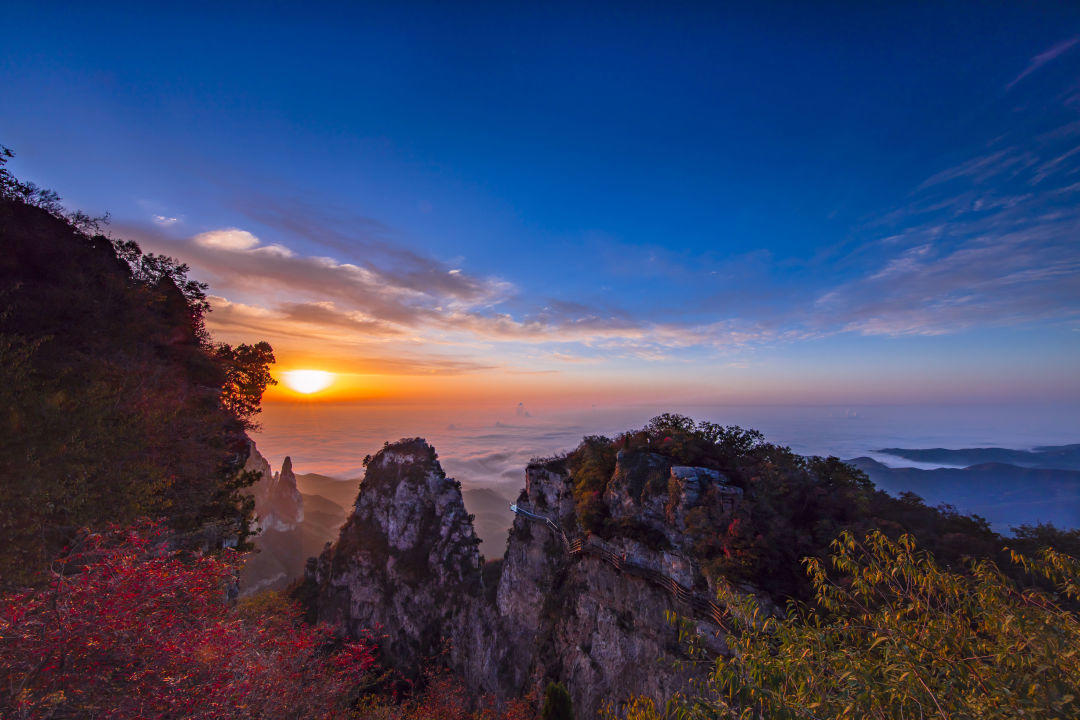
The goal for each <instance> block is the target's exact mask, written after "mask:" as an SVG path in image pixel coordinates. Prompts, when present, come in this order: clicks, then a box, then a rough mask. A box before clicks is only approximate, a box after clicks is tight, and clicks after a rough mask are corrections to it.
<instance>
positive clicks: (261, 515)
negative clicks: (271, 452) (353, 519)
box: [240, 442, 345, 595]
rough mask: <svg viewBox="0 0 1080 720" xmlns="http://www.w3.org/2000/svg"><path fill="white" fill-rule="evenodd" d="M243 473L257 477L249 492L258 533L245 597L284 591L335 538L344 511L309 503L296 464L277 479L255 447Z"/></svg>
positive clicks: (245, 575) (245, 576)
mask: <svg viewBox="0 0 1080 720" xmlns="http://www.w3.org/2000/svg"><path fill="white" fill-rule="evenodd" d="M244 469H245V470H249V471H251V472H254V473H256V474H257V475H258V476H259V480H258V481H256V482H255V484H253V485H252V486H251V487H250V489H249V492H250V493H251V495H252V497H253V499H254V500H255V517H256V529H257V531H258V532H257V534H256V535H255V536H254V538H253V541H254V545H255V552H254V553H252V554H251V555H250V556H249V557H248V559H247V561H246V563H245V565H244V569H243V572H242V573H241V576H240V593H241V595H250V594H252V593H256V592H259V591H260V590H267V589H272V590H279V589H282V588H284V587H286V586H287V585H288V584H289V583H291V582H293V581H294V580H296V579H298V578H300V577H303V574H304V565H305V562H306V560H307V558H309V557H311V556H312V555H314V554H317V553H318V552H319V551H320V550H321V549H322V548H323V546H324V545H325V544H326V543H327V542H329V541H330V540H332V539H333V538H336V537H337V534H338V529H339V528H340V527H341V525H342V523H343V522H344V514H345V511H344V510H343V509H342V508H339V507H337V506H336V505H335V504H334V503H333V502H332V501H329V500H326V499H325V498H323V497H320V496H317V495H310V496H307V498H306V499H305V496H304V495H302V494H301V493H300V491H299V489H298V488H297V479H296V475H295V473H294V472H293V467H292V460H291V459H290V458H288V457H287V458H285V460H284V462H283V463H282V465H281V470H280V472H278V473H276V474H275V473H273V472H272V470H271V467H270V463H269V461H267V459H266V458H265V457H263V456H262V454H260V453H259V451H258V449H257V448H256V447H255V443H253V442H252V443H250V452H249V454H248V459H247V464H246V465H245V466H244ZM307 506H310V508H309V507H307Z"/></svg>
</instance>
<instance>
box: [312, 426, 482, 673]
mask: <svg viewBox="0 0 1080 720" xmlns="http://www.w3.org/2000/svg"><path fill="white" fill-rule="evenodd" d="M478 544H479V540H478V539H477V537H476V534H475V533H474V532H473V527H472V522H471V520H470V518H469V515H468V514H467V513H466V512H465V505H464V503H463V501H462V499H461V487H460V485H459V484H458V483H457V482H455V481H454V480H452V479H450V478H447V477H446V475H445V474H444V473H443V471H442V467H441V466H440V465H439V462H438V460H436V458H435V451H434V450H433V449H432V448H431V446H430V445H428V444H427V443H426V442H424V441H423V440H421V439H415V440H408V441H401V442H398V443H395V444H393V445H388V446H386V447H385V448H384V449H383V450H382V451H381V452H379V453H378V454H377V455H375V456H374V458H372V460H371V461H370V462H369V463H368V465H367V472H366V474H365V476H364V480H363V481H362V482H361V484H360V494H359V495H358V496H357V500H356V506H355V508H354V510H353V514H352V515H351V516H350V518H349V519H348V521H346V523H345V525H344V527H342V529H341V534H340V536H339V538H338V541H337V543H336V544H335V545H334V546H332V547H328V548H327V549H326V550H325V551H324V552H323V554H322V555H321V556H320V557H319V558H318V560H317V561H315V562H311V563H309V567H308V571H307V574H306V579H307V582H308V584H309V586H311V587H312V588H313V589H314V590H315V595H316V601H315V611H316V615H317V616H318V618H319V620H321V621H326V622H330V623H331V624H333V625H335V626H337V627H338V628H340V629H342V630H343V631H345V632H346V633H348V634H350V635H352V636H354V637H359V636H361V635H363V634H364V633H365V632H367V631H369V630H376V629H377V632H378V634H379V635H380V636H382V637H381V638H380V640H379V643H380V647H381V648H382V651H383V654H384V657H385V658H386V660H387V661H388V662H389V663H390V664H391V665H392V666H394V667H395V668H397V669H398V670H399V671H400V672H402V673H403V674H405V675H407V676H409V675H415V673H416V669H417V667H418V666H419V665H420V664H421V663H423V662H426V661H428V660H429V659H430V658H433V657H435V656H436V655H439V654H440V653H441V652H442V651H444V650H446V651H448V653H449V655H448V657H449V659H450V663H451V665H453V666H462V667H463V666H464V665H465V660H464V656H465V655H470V656H472V655H475V656H477V657H478V658H479V657H490V654H489V652H488V650H489V649H490V646H492V645H493V640H491V639H490V637H489V638H488V642H487V643H486V644H487V645H488V646H489V647H488V648H485V647H483V645H484V644H485V643H484V642H483V641H484V639H485V637H487V636H489V635H490V632H491V629H492V628H491V626H490V619H489V624H488V625H487V626H486V627H485V626H483V623H482V618H480V617H478V612H481V610H480V608H481V606H482V604H483V585H482V579H481V571H480V553H479V550H478V549H477V546H478ZM470 679H471V680H472V681H473V682H474V683H476V682H479V681H480V679H479V678H475V677H471V678H470Z"/></svg>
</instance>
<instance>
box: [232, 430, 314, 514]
mask: <svg viewBox="0 0 1080 720" xmlns="http://www.w3.org/2000/svg"><path fill="white" fill-rule="evenodd" d="M249 442H250V441H249ZM244 469H245V470H250V471H253V472H256V473H259V475H260V476H261V479H260V480H259V481H258V482H256V483H255V484H254V485H252V486H251V493H252V495H253V496H254V498H255V515H256V517H257V518H258V525H259V527H260V528H261V529H262V530H264V531H265V530H272V531H277V532H285V531H288V530H294V529H296V527H297V525H299V524H300V523H301V522H303V521H304V500H303V498H302V497H301V495H300V491H299V490H298V489H297V487H296V475H295V474H294V473H293V469H292V458H288V457H287V458H285V461H284V462H283V463H282V465H281V472H279V473H277V474H274V473H272V472H271V470H270V462H269V461H268V460H267V459H266V458H264V457H263V456H262V455H261V454H260V453H259V451H258V449H257V448H256V447H255V443H254V442H251V452H250V454H249V455H248V460H247V463H246V464H245V465H244Z"/></svg>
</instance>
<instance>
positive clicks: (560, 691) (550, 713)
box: [540, 682, 574, 720]
mask: <svg viewBox="0 0 1080 720" xmlns="http://www.w3.org/2000/svg"><path fill="white" fill-rule="evenodd" d="M540 720H574V706H573V703H572V702H571V701H570V693H568V692H567V691H566V686H565V685H563V684H562V683H554V682H553V683H548V686H547V688H546V689H545V690H544V705H543V707H541V709H540Z"/></svg>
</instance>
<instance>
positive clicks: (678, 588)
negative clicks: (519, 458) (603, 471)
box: [306, 439, 740, 718]
mask: <svg viewBox="0 0 1080 720" xmlns="http://www.w3.org/2000/svg"><path fill="white" fill-rule="evenodd" d="M706 491H708V492H706ZM739 493H740V491H739V490H738V488H733V487H730V486H728V485H727V483H726V478H724V477H723V476H722V475H720V474H719V473H717V472H716V471H714V470H708V469H705V468H688V467H680V466H672V464H671V462H670V461H669V460H668V459H666V458H664V457H662V456H660V455H654V454H652V453H641V452H635V453H627V454H620V455H619V457H618V461H617V463H616V469H615V477H614V478H613V481H612V482H611V483H610V486H609V488H608V490H607V491H606V493H605V495H604V498H603V501H604V503H605V505H606V507H607V510H608V512H609V513H610V516H611V523H610V526H611V527H612V528H613V530H612V532H610V533H606V536H605V537H599V536H596V535H586V534H583V533H582V532H581V530H580V523H579V521H578V518H577V516H576V510H575V503H574V499H573V493H572V483H571V480H570V477H569V475H568V473H567V472H566V471H565V469H563V468H561V467H559V466H558V465H557V464H556V465H551V466H548V467H544V466H541V465H535V466H531V467H529V468H528V470H527V471H526V478H525V488H524V490H523V491H522V493H521V496H520V498H519V501H518V504H517V508H518V511H519V512H518V515H517V516H516V519H515V522H514V526H513V528H512V530H511V533H510V537H509V540H508V543H507V547H506V553H505V556H504V558H503V560H502V563H501V570H500V571H499V572H498V573H497V576H496V573H491V572H489V573H485V572H482V570H481V564H480V563H481V558H480V555H479V553H478V551H477V547H476V546H477V540H476V536H475V534H474V532H473V527H472V522H471V518H470V517H469V516H468V515H467V514H466V512H465V509H464V504H463V503H462V500H461V491H460V486H459V485H458V483H456V482H455V481H453V480H451V479H448V478H446V476H445V475H444V474H443V472H442V469H441V468H440V466H439V464H438V462H437V460H436V459H435V452H434V450H433V449H432V448H431V447H430V446H429V445H427V443H425V442H424V441H423V440H419V439H415V440H408V441H402V442H399V443H396V444H393V445H387V446H386V447H385V448H384V449H383V450H382V451H381V452H380V453H379V454H377V455H376V456H375V457H374V458H373V459H372V460H371V462H370V463H369V464H368V467H367V474H366V476H365V478H364V480H363V482H362V484H361V489H360V495H359V497H358V499H357V504H356V508H355V511H354V512H353V515H352V517H351V518H350V519H349V521H348V522H347V524H346V525H345V527H343V528H342V532H341V536H340V538H339V539H338V542H337V543H336V544H335V545H334V546H333V547H330V548H328V549H327V550H326V551H325V552H324V553H323V554H322V555H321V556H320V557H319V558H318V560H317V561H314V560H313V561H311V562H309V566H308V571H307V583H306V585H307V587H306V592H307V595H308V597H309V598H310V599H311V604H312V609H313V610H314V613H315V615H316V616H317V617H318V619H319V620H322V621H329V622H331V623H333V624H335V625H336V626H337V627H338V628H339V629H341V630H342V631H343V632H345V633H347V634H349V635H353V636H358V635H361V634H363V633H364V632H366V631H368V630H370V629H373V628H381V632H380V634H381V635H383V636H384V641H383V642H384V649H385V652H386V656H387V659H388V660H389V661H390V663H391V664H392V665H394V666H395V667H397V668H398V669H399V670H401V671H402V672H403V673H406V674H411V673H414V672H415V669H416V667H417V665H418V664H419V663H420V662H423V661H424V660H425V659H426V658H431V657H434V656H435V655H436V654H437V653H438V652H439V651H440V650H442V649H444V648H445V649H446V650H447V654H446V655H445V656H444V657H445V659H446V662H447V664H448V665H449V666H450V667H451V668H452V669H454V670H456V671H457V672H459V673H461V674H462V675H463V676H464V677H465V679H466V681H467V682H468V684H469V685H470V686H471V687H473V688H474V689H476V690H479V691H485V692H494V693H496V694H497V695H500V696H503V697H514V696H519V695H522V694H525V693H528V692H530V691H533V690H541V689H542V687H543V686H544V685H545V684H546V683H547V682H548V681H549V680H558V681H562V682H564V683H565V684H566V685H567V687H568V688H569V690H570V692H571V695H572V697H573V699H574V703H575V707H576V708H577V710H578V714H579V717H583V718H584V717H592V716H593V714H594V713H595V712H596V710H598V709H599V707H600V706H601V704H602V703H603V702H606V701H616V702H617V701H618V700H620V699H622V698H626V697H628V696H629V695H631V694H640V693H644V694H646V695H649V696H651V697H653V698H655V699H656V700H658V701H661V702H662V701H664V700H666V699H667V698H669V697H670V696H671V695H672V694H673V693H674V692H676V691H677V690H679V689H682V688H685V687H686V685H687V682H688V680H689V679H690V674H689V673H688V671H686V670H680V669H676V668H674V667H673V664H674V663H675V662H676V661H678V660H681V659H685V656H684V650H683V648H682V646H681V645H680V643H679V639H678V631H677V630H676V628H675V627H674V626H673V625H672V623H671V622H670V621H669V617H668V614H669V613H676V614H678V615H680V616H683V617H686V618H688V619H689V620H690V621H691V623H692V624H693V625H695V626H696V628H697V630H698V632H699V633H700V635H701V636H702V637H703V639H704V640H705V643H706V645H707V646H708V647H709V648H710V649H711V650H712V651H713V652H716V653H719V652H723V651H724V649H725V646H724V641H723V630H722V628H721V626H720V624H719V622H720V621H722V618H721V613H722V609H720V608H716V607H715V606H714V605H711V604H710V602H709V598H712V597H714V596H715V593H714V592H713V588H711V587H710V586H709V584H708V582H707V581H706V580H705V578H704V577H703V575H702V574H701V572H700V571H699V570H698V568H697V566H696V565H695V563H694V562H693V560H692V559H691V557H690V556H689V554H688V553H687V551H686V549H685V547H686V545H687V541H686V538H685V536H684V531H685V517H686V513H687V512H688V511H689V510H690V509H692V508H693V507H695V506H696V505H697V504H698V503H700V502H701V501H702V498H703V497H708V498H709V501H710V502H723V503H729V504H730V503H734V502H736V501H737V497H738V495H739ZM491 569H498V565H493V566H491ZM485 576H486V578H485ZM485 580H486V582H485Z"/></svg>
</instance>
